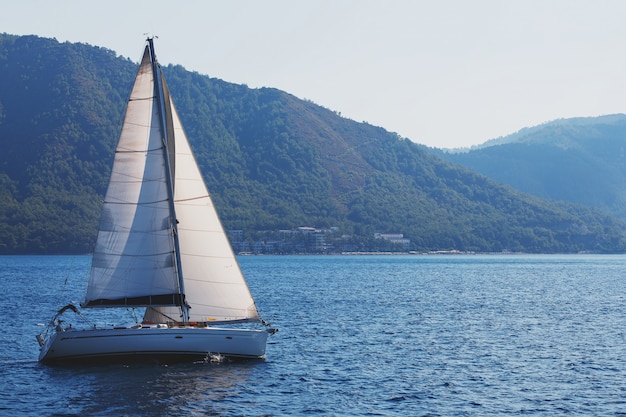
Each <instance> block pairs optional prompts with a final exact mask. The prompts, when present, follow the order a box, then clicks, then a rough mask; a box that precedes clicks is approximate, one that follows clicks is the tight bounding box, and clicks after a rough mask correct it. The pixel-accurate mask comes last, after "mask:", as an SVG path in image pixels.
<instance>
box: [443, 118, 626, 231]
mask: <svg viewBox="0 0 626 417" xmlns="http://www.w3.org/2000/svg"><path fill="white" fill-rule="evenodd" d="M442 156H443V157H444V158H446V159H448V160H449V161H451V162H454V163H458V164H462V165H464V166H466V167H469V168H471V169H473V170H476V171H478V172H480V173H482V174H484V175H486V176H488V177H490V178H492V179H494V180H496V181H498V182H501V183H504V184H509V185H511V186H512V187H514V188H516V189H518V190H521V191H524V192H528V193H531V194H534V195H536V196H538V197H541V198H546V199H552V200H563V201H569V202H573V203H578V204H583V205H585V206H588V207H593V208H596V209H600V210H604V211H606V212H608V213H612V214H613V215H615V216H618V217H621V218H624V219H626V115H623V114H616V115H610V116H602V117H586V118H572V119H561V120H555V121H552V122H549V123H544V124H542V125H539V126H535V127H531V128H525V129H522V130H520V131H519V132H517V133H514V134H512V135H509V136H506V137H503V138H498V139H495V140H492V141H488V142H486V143H485V144H483V145H481V146H480V147H477V148H473V149H471V150H469V151H467V152H460V153H446V154H442Z"/></svg>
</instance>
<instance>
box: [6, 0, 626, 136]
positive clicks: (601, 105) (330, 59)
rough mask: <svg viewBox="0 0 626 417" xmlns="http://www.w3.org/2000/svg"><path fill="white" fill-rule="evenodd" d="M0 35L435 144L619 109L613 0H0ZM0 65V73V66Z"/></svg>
mask: <svg viewBox="0 0 626 417" xmlns="http://www.w3.org/2000/svg"><path fill="white" fill-rule="evenodd" d="M0 11H1V12H0V32H4V33H9V34H14V35H31V34H33V35H38V36H41V37H47V38H56V39H57V40H58V41H60V42H65V41H69V42H81V43H87V44H90V45H95V46H100V47H104V48H107V49H110V50H113V51H115V52H116V53H117V54H118V55H122V56H124V57H127V58H130V59H132V60H133V61H135V62H137V61H138V60H139V59H140V55H141V52H142V50H143V47H144V41H145V38H146V34H150V35H151V36H157V37H158V39H157V40H156V41H155V47H156V52H157V57H158V59H159V61H160V62H161V64H164V65H167V64H169V63H172V64H179V65H182V66H183V67H185V68H186V69H188V70H192V71H197V72H199V73H201V74H206V75H209V76H211V77H215V78H220V79H222V80H225V81H228V82H233V83H237V84H245V85H247V86H248V87H251V88H259V87H272V88H278V89H280V90H283V91H286V92H288V93H291V94H293V95H295V96H297V97H299V98H302V99H307V100H311V101H313V102H315V103H317V104H319V105H321V106H324V107H326V108H328V109H331V110H333V111H336V112H338V113H341V115H342V116H344V117H347V118H349V119H353V120H356V121H358V122H361V121H365V122H368V123H370V124H372V125H376V126H381V127H383V128H385V129H387V130H389V131H392V132H396V133H397V134H398V135H400V136H401V137H405V138H409V139H411V140H412V141H414V142H417V143H421V144H425V145H428V146H431V147H438V148H460V147H471V146H473V145H478V144H481V143H484V142H486V141H487V140H489V139H494V138H497V137H500V136H506V135H508V134H511V133H514V132H516V131H518V130H520V129H522V128H524V127H530V126H535V125H539V124H542V123H545V122H548V121H552V120H556V119H560V118H569V117H592V116H600V115H605V114H615V113H624V112H626V53H625V52H626V48H625V46H626V24H624V16H626V1H622V0H472V1H467V0H430V1H425V0H309V1H304V0H302V1H294V0H265V1H261V0H229V1H216V0H178V1H173V0H169V1H165V0H152V1H145V0H124V1H121V0H106V1H87V0H54V1H50V0H19V1H16V0H0ZM0 74H1V73H0Z"/></svg>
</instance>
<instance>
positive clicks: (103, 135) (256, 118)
mask: <svg viewBox="0 0 626 417" xmlns="http://www.w3.org/2000/svg"><path fill="white" fill-rule="evenodd" d="M0 68H2V69H3V70H2V77H0V144H1V145H2V147H3V152H2V153H1V154H0V195H1V196H2V198H1V199H0V220H1V221H0V253H76V252H89V251H90V250H91V248H92V247H93V242H94V239H95V233H96V229H97V227H96V226H97V221H98V217H99V211H100V202H101V199H102V196H103V194H104V191H105V189H106V183H107V179H108V175H109V172H110V165H111V163H112V160H113V149H114V146H115V143H116V141H117V135H118V133H119V129H120V126H121V121H122V117H123V112H124V103H125V100H126V98H127V96H128V91H129V89H130V87H131V82H132V79H133V77H134V74H135V71H136V68H137V66H136V64H135V63H134V62H132V61H129V60H128V59H124V58H121V57H118V56H116V54H115V53H114V52H113V51H109V50H106V49H103V48H97V47H93V46H89V45H84V44H72V43H58V42H57V41H56V40H53V39H43V38H39V37H36V36H12V35H6V34H4V35H0ZM164 72H165V76H166V77H167V80H168V84H169V88H170V92H171V94H172V97H173V99H174V101H175V103H176V107H177V109H178V112H179V114H180V116H181V119H182V121H183V124H184V125H185V128H186V131H187V135H188V136H189V138H190V142H191V146H192V147H193V149H194V152H195V153H196V157H197V160H198V162H199V164H200V167H201V169H202V171H203V175H204V177H205V180H206V182H207V185H208V187H209V190H210V191H211V193H212V196H213V199H214V201H215V204H216V206H217V208H218V211H219V213H220V215H221V218H222V222H223V223H224V226H225V227H226V229H237V230H242V231H243V235H244V239H247V240H249V241H254V240H255V239H259V238H260V237H259V236H260V235H259V233H260V232H261V231H267V230H279V229H287V230H289V229H294V228H297V227H300V226H313V227H317V228H329V229H330V228H332V229H333V230H336V236H337V238H336V240H335V241H334V242H333V245H334V246H333V247H332V248H331V250H333V251H341V250H342V248H344V247H350V248H356V249H361V250H378V249H380V248H381V247H382V246H381V244H380V241H379V240H377V239H375V237H374V236H375V235H374V234H375V233H401V234H403V235H404V236H405V238H408V239H410V241H411V246H410V249H412V250H416V251H430V250H461V251H484V252H487V251H495V252H499V251H502V250H512V251H525V252H549V253H551V252H578V251H593V252H623V251H624V250H625V249H626V239H625V234H624V232H625V231H626V223H625V222H623V221H620V220H617V219H615V218H613V217H611V216H610V215H608V214H602V213H599V212H596V211H594V210H592V209H588V208H584V207H582V206H576V205H572V204H568V203H552V202H547V201H544V200H540V199H538V198H535V197H532V196H530V195H526V194H522V193H519V192H517V191H515V190H513V189H511V188H510V187H507V186H503V185H500V184H498V183H496V182H494V181H492V180H490V179H488V178H486V177H484V176H482V175H479V174H477V173H475V172H472V171H470V170H468V169H466V168H463V167H460V166H457V165H453V164H451V163H449V162H446V161H444V160H443V159H441V158H440V157H439V156H437V155H436V153H435V152H433V151H431V150H429V149H428V148H426V147H425V146H421V145H417V144H415V143H413V142H411V141H409V140H408V139H402V138H400V137H398V135H397V134H395V133H390V132H388V131H386V130H384V129H383V128H380V127H376V126H372V125H369V124H366V123H357V122H354V121H352V120H348V119H345V118H342V117H340V116H339V115H338V114H336V113H335V112H332V111H330V110H328V109H325V108H323V107H321V106H318V105H316V104H314V103H312V102H310V101H305V100H300V99H298V98H296V97H294V96H293V95H290V94H288V93H285V92H282V91H279V90H276V89H272V88H261V89H249V88H247V87H246V86H243V85H235V84H231V83H227V82H224V81H221V80H218V79H215V78H210V77H208V76H205V75H201V74H198V73H195V72H189V71H187V70H185V69H184V68H183V67H181V66H178V65H169V66H167V67H166V68H164Z"/></svg>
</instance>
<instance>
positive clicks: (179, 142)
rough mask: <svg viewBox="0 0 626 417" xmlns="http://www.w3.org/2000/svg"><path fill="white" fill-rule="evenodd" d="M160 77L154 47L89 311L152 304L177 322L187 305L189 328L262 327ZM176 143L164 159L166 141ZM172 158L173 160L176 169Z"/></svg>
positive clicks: (136, 101)
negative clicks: (227, 323) (157, 82)
mask: <svg viewBox="0 0 626 417" xmlns="http://www.w3.org/2000/svg"><path fill="white" fill-rule="evenodd" d="M154 70H157V72H158V75H157V74H153V72H154ZM160 74H161V72H160V69H159V68H158V65H157V66H153V65H152V62H151V57H150V50H149V47H148V46H146V50H145V52H144V55H143V58H142V61H141V64H140V68H139V71H138V74H137V78H136V80H135V84H134V87H133V90H132V93H131V97H130V100H129V104H128V108H127V110H126V116H125V120H124V125H123V128H122V133H121V136H120V140H119V144H118V146H117V149H116V154H115V161H114V165H113V170H112V175H111V181H110V184H109V188H108V190H107V194H106V197H105V203H104V206H103V213H102V219H101V225H100V231H99V234H98V239H97V243H96V249H95V252H94V255H93V261H92V267H91V272H90V276H89V282H88V288H87V294H86V297H85V301H84V303H83V305H84V306H87V307H110V306H120V305H135V306H151V307H152V308H150V309H148V311H147V313H146V317H156V316H154V314H156V315H157V316H158V315H159V314H165V315H166V317H169V318H174V319H179V317H180V316H181V310H180V308H179V307H175V306H180V305H181V304H183V302H184V303H186V304H187V305H188V306H189V307H190V309H189V317H188V320H189V321H203V322H204V321H216V322H220V321H222V322H223V321H252V320H258V313H257V310H256V307H255V304H254V300H253V298H252V295H251V294H250V291H249V289H248V286H247V284H246V282H245V279H244V277H243V274H242V272H241V270H240V268H239V265H238V263H237V261H236V259H235V255H234V253H233V252H232V249H231V247H230V244H229V242H228V239H227V237H226V234H225V233H224V230H223V227H222V225H221V223H220V221H219V218H218V215H217V213H216V211H215V208H214V206H213V203H212V201H211V197H210V196H209V193H208V191H207V188H206V186H205V184H204V181H203V179H202V176H201V173H200V170H199V168H198V165H197V163H196V161H195V158H194V156H193V153H192V151H191V148H190V146H189V142H188V140H187V137H186V135H185V133H184V130H183V127H182V124H181V122H180V120H179V117H178V114H177V113H176V110H175V108H174V104H173V102H172V99H171V97H170V95H169V91H168V89H167V85H166V84H165V80H164V79H163V78H161V80H162V82H161V84H162V89H160V91H161V92H162V94H163V97H162V98H159V97H156V96H155V91H159V89H156V90H155V85H154V83H155V79H156V77H159V76H160ZM161 99H162V100H164V106H163V107H164V110H165V117H164V120H165V124H166V126H167V127H166V128H165V129H163V128H162V127H161V126H162V123H160V119H159V118H160V112H159V106H160V105H159V100H161ZM163 130H166V131H167V132H164V131H163ZM166 135H167V136H170V137H168V138H166V139H165V140H164V137H166ZM171 135H173V136H174V137H173V138H172V137H171ZM172 140H173V141H174V142H173V148H172V144H170V145H169V146H168V148H169V149H170V151H169V152H166V151H165V150H164V147H165V146H167V145H165V143H167V142H168V141H172ZM171 149H174V150H175V151H174V152H175V156H173V155H172V153H171ZM168 155H170V156H169V158H173V160H170V161H169V162H168V160H166V158H168ZM168 164H169V169H168ZM169 172H171V173H172V176H173V178H172V180H171V182H170V180H169V178H168V177H167V175H168V173H169ZM170 184H171V186H172V188H173V191H174V196H173V199H174V204H172V201H171V197H170V195H171V193H170V191H169V187H170ZM172 207H173V208H174V211H175V213H174V212H172ZM174 222H176V224H174ZM176 233H177V236H175V234H176ZM175 237H177V238H178V246H177V245H176V242H175ZM178 249H179V251H178V253H176V251H177V250H178ZM177 255H178V256H177ZM177 259H178V260H179V262H180V268H177V264H176V262H177ZM179 271H181V273H182V278H183V279H182V282H183V283H184V284H183V286H184V288H180V287H181V285H180V284H179V276H178V274H179ZM182 291H184V294H183V293H182ZM183 300H184V301H183ZM167 306H172V307H167ZM161 319H162V318H161Z"/></svg>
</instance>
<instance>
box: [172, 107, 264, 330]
mask: <svg viewBox="0 0 626 417" xmlns="http://www.w3.org/2000/svg"><path fill="white" fill-rule="evenodd" d="M170 105H171V109H172V122H173V127H174V136H175V141H176V142H175V143H176V162H175V167H176V169H175V181H174V205H175V211H176V219H177V220H178V239H179V245H180V258H181V265H182V271H183V280H184V286H185V295H186V300H187V302H188V303H189V305H190V307H191V308H190V310H189V320H190V321H212V320H216V321H224V320H226V321H228V320H253V319H257V318H258V314H257V310H256V307H255V305H254V300H253V298H252V295H251V294H250V290H249V289H248V285H247V284H246V281H245V279H244V277H243V274H242V272H241V270H240V268H239V264H238V263H237V260H236V259H235V255H234V253H233V251H232V249H231V246H230V242H229V241H228V238H227V237H226V234H225V233H224V229H223V227H222V224H221V222H220V220H219V217H218V215H217V212H216V210H215V207H214V206H213V202H212V201H211V197H210V196H209V193H208V191H207V188H206V185H205V183H204V180H203V179H202V175H201V173H200V169H199V168H198V164H197V163H196V160H195V158H194V155H193V153H192V151H191V148H190V146H189V141H188V140H187V136H186V135H185V132H184V130H183V127H182V124H181V122H180V119H179V118H178V114H177V113H176V109H175V108H174V103H173V102H172V101H171V99H170Z"/></svg>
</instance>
